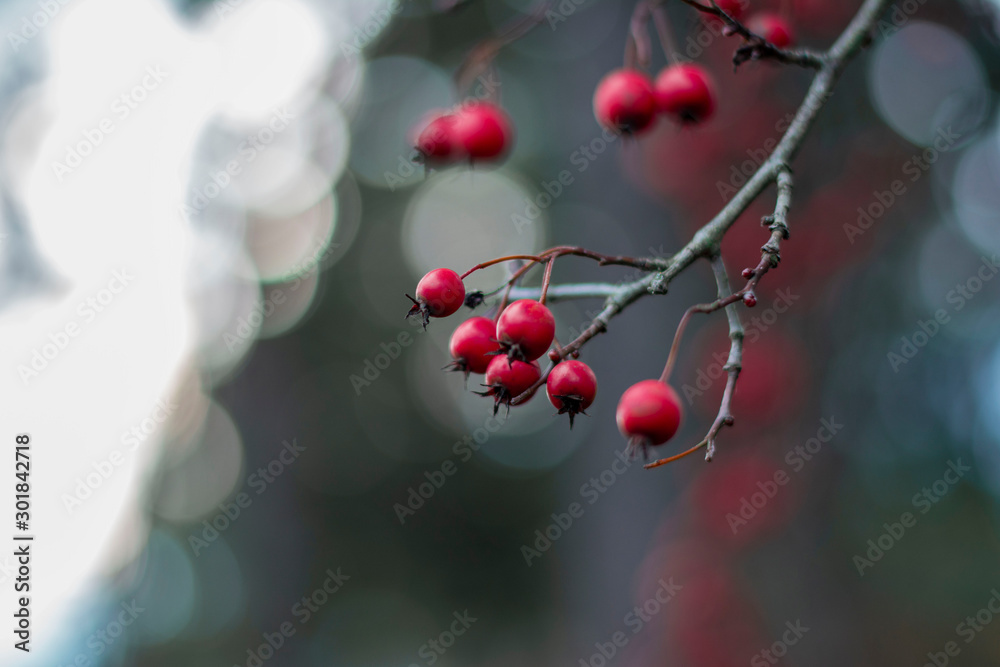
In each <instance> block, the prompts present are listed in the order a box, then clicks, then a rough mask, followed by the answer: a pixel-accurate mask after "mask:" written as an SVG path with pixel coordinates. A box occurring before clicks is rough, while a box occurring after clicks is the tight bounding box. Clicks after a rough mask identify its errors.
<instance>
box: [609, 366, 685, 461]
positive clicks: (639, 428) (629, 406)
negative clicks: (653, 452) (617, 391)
mask: <svg viewBox="0 0 1000 667" xmlns="http://www.w3.org/2000/svg"><path fill="white" fill-rule="evenodd" d="M615 417H616V418H617V421H618V430H619V431H621V432H622V435H624V436H625V437H626V438H628V439H629V448H630V449H631V450H633V451H634V450H636V449H639V448H641V449H642V450H643V453H645V450H646V448H647V447H649V446H651V445H662V444H663V443H665V442H666V441H667V440H670V438H672V437H673V436H674V434H675V433H677V428H678V427H679V426H680V424H681V399H680V398H679V397H678V396H677V392H675V391H674V390H673V388H672V387H670V386H668V385H666V384H664V383H662V382H660V381H659V380H643V381H642V382H639V383H637V384H634V385H632V386H631V387H629V388H628V389H626V390H625V393H624V394H622V397H621V400H620V401H618V411H617V412H616V413H615Z"/></svg>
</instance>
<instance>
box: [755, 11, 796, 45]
mask: <svg viewBox="0 0 1000 667" xmlns="http://www.w3.org/2000/svg"><path fill="white" fill-rule="evenodd" d="M747 27H748V28H750V31H751V32H753V33H754V34H757V35H760V36H761V37H763V38H764V39H766V40H767V41H769V42H770V43H771V44H774V45H775V46H777V47H778V48H779V49H784V48H786V47H788V46H791V45H792V44H793V43H795V37H794V34H793V33H792V26H791V25H790V24H789V23H788V21H786V20H785V19H784V18H783V17H782V16H781V15H779V14H772V13H770V12H762V13H760V14H755V15H754V16H753V17H751V18H750V21H749V22H748V23H747Z"/></svg>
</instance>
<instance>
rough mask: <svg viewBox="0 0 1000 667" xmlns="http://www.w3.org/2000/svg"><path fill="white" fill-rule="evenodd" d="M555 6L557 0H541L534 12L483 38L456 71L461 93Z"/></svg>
mask: <svg viewBox="0 0 1000 667" xmlns="http://www.w3.org/2000/svg"><path fill="white" fill-rule="evenodd" d="M554 6H555V0H541V2H539V3H538V4H537V5H536V6H535V9H534V10H533V11H532V12H530V13H529V14H527V15H525V16H521V17H518V18H517V19H515V20H514V21H512V22H511V23H510V24H509V25H508V26H506V27H505V28H504V29H502V30H500V31H499V32H498V33H497V34H496V35H495V36H493V37H491V38H489V39H486V40H483V41H482V42H480V43H479V44H477V45H476V46H475V47H473V49H472V51H470V52H469V55H468V56H466V58H465V61H464V62H463V63H462V65H461V66H460V67H459V68H458V70H457V71H456V72H455V77H454V81H455V88H456V89H457V90H458V92H459V94H460V95H461V93H462V91H464V90H466V89H467V88H468V87H469V86H470V85H471V84H472V82H473V81H475V80H476V79H477V78H478V77H479V76H481V75H482V74H483V72H485V71H487V70H488V69H489V68H490V67H491V66H492V64H493V60H494V59H495V58H496V57H497V54H498V53H500V49H502V48H503V47H505V46H507V45H508V44H510V43H511V42H514V41H517V40H518V39H521V38H522V37H524V36H525V35H526V34H528V33H529V32H531V29H532V28H534V27H535V26H537V25H539V24H540V23H542V22H543V21H544V20H545V16H546V14H547V13H548V12H549V11H550V10H551V9H552V7H554Z"/></svg>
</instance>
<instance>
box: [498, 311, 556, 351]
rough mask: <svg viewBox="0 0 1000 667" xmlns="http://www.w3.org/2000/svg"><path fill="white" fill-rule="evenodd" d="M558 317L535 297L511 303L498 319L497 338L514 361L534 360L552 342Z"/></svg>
mask: <svg viewBox="0 0 1000 667" xmlns="http://www.w3.org/2000/svg"><path fill="white" fill-rule="evenodd" d="M555 336H556V319H555V318H554V317H553V316H552V311H550V310H549V309H548V308H546V307H545V306H543V305H542V304H540V303H538V302H537V301H532V300H531V299H521V300H520V301H515V302H514V303H512V304H510V305H509V306H507V308H506V309H505V310H504V311H503V312H502V313H500V318H499V319H498V320H497V335H496V337H497V340H498V341H500V347H501V348H502V349H503V351H504V352H505V353H506V354H507V358H508V359H509V360H510V361H514V360H520V361H534V360H535V359H538V358H539V357H541V356H542V355H543V354H545V352H546V351H547V350H548V349H549V346H550V345H552V341H553V340H554V339H555Z"/></svg>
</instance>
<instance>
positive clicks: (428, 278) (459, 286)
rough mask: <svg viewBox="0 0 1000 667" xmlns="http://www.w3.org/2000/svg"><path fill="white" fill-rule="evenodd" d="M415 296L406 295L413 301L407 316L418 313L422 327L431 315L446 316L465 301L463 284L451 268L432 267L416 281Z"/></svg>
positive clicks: (425, 325)
mask: <svg viewBox="0 0 1000 667" xmlns="http://www.w3.org/2000/svg"><path fill="white" fill-rule="evenodd" d="M416 294H417V298H416V299H414V298H413V297H412V296H410V295H409V294H407V295H406V298H408V299H409V300H410V301H412V302H413V307H412V308H410V312H408V313H407V314H406V316H407V317H410V316H411V315H416V314H417V313H420V314H421V315H422V316H423V319H424V327H425V328H426V327H427V323H428V322H429V321H430V318H432V317H448V316H449V315H451V314H452V313H454V312H455V311H457V310H458V309H459V308H461V307H462V304H463V303H465V285H464V284H463V283H462V279H461V278H460V277H459V276H458V274H457V273H455V272H454V271H452V270H451V269H434V270H433V271H431V272H429V273H428V274H427V275H425V276H424V277H423V278H421V279H420V282H419V283H417V292H416Z"/></svg>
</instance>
